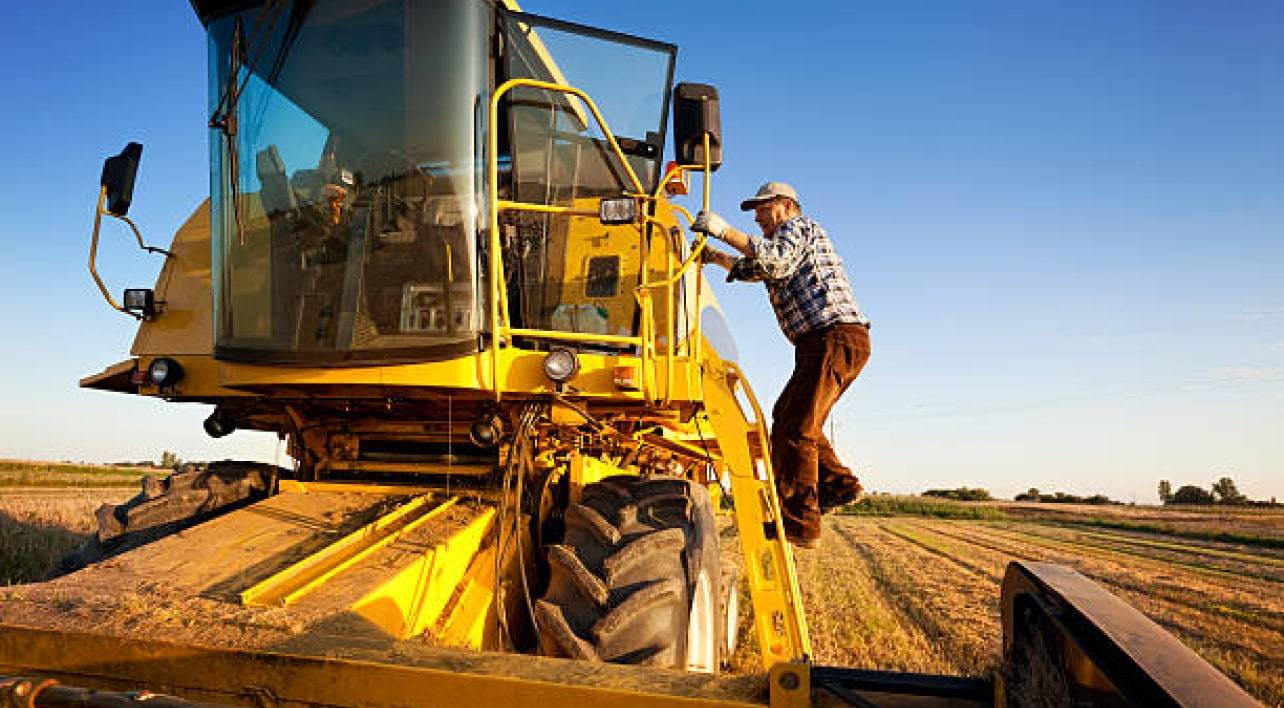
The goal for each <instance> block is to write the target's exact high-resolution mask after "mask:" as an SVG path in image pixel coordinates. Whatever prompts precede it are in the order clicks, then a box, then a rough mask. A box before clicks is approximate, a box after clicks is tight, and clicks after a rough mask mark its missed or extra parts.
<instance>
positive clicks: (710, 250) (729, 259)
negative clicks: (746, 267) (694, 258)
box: [691, 241, 736, 270]
mask: <svg viewBox="0 0 1284 708" xmlns="http://www.w3.org/2000/svg"><path fill="white" fill-rule="evenodd" d="M697 243H699V242H698V241H697V242H696V243H692V244H691V247H692V248H695V247H696V244H697ZM700 262H701V263H713V264H714V265H719V266H722V267H723V268H725V269H727V270H731V266H732V265H733V264H734V263H735V262H736V257H735V256H733V255H731V254H730V253H724V252H723V251H719V250H718V249H716V248H714V247H713V246H711V245H709V244H708V243H706V244H705V245H704V250H702V251H700Z"/></svg>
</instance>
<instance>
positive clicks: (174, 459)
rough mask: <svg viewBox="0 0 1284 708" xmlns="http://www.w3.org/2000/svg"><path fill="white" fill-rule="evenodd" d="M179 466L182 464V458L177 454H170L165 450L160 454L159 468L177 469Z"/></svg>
mask: <svg viewBox="0 0 1284 708" xmlns="http://www.w3.org/2000/svg"><path fill="white" fill-rule="evenodd" d="M181 464H183V458H181V457H179V456H178V453H175V452H170V451H169V450H166V451H165V452H162V453H161V458H160V466H161V467H164V468H167V469H177V468H178V466H179V465H181Z"/></svg>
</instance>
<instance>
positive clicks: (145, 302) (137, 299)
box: [121, 288, 156, 319]
mask: <svg viewBox="0 0 1284 708" xmlns="http://www.w3.org/2000/svg"><path fill="white" fill-rule="evenodd" d="M121 307H123V308H125V311H126V312H133V313H134V314H138V315H142V316H143V319H151V318H152V317H153V316H154V315H155V314H156V293H155V292H154V291H152V290H151V289H149V288H128V289H126V290H125V296H124V297H123V298H121Z"/></svg>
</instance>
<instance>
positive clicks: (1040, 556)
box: [738, 517, 1284, 705]
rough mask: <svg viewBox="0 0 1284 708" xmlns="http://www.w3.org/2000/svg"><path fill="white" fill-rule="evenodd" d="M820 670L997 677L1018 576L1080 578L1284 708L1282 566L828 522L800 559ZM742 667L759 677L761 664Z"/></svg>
mask: <svg viewBox="0 0 1284 708" xmlns="http://www.w3.org/2000/svg"><path fill="white" fill-rule="evenodd" d="M797 557H798V566H799V580H800V583H801V587H802V592H803V602H804V605H805V606H806V609H807V614H808V622H809V624H810V627H811V635H812V643H813V649H814V653H815V660H816V661H817V662H818V663H821V664H842V665H848V666H860V667H868V668H879V669H897V670H911V671H927V672H943V673H954V674H965V675H987V674H989V673H991V672H992V671H993V670H994V669H995V668H996V667H997V666H998V663H999V661H1000V651H1001V648H1000V641H1001V635H1002V629H1001V625H1000V620H999V606H998V602H999V588H1000V586H1001V584H1002V580H1003V574H1004V572H1005V570H1006V568H1007V565H1008V563H1010V562H1011V561H1013V560H1031V561H1046V562H1052V563H1060V564H1063V565H1068V566H1071V567H1073V568H1075V569H1077V570H1078V571H1080V572H1081V573H1083V574H1085V575H1087V576H1088V577H1090V578H1092V579H1093V580H1095V581H1096V582H1098V583H1100V584H1101V585H1103V586H1104V587H1105V588H1106V589H1107V590H1109V591H1110V592H1113V593H1115V594H1117V595H1119V596H1120V597H1122V598H1123V599H1125V600H1126V601H1128V602H1129V603H1131V604H1132V605H1133V606H1135V607H1137V608H1138V609H1139V610H1141V611H1142V612H1143V613H1144V614H1146V615H1147V616H1148V617H1150V618H1151V619H1152V620H1154V621H1155V622H1157V623H1158V624H1160V625H1161V626H1162V627H1164V629H1166V630H1168V631H1169V632H1172V633H1173V634H1174V635H1176V636H1177V637H1178V638H1179V639H1181V640H1182V641H1183V642H1185V643H1186V644H1187V646H1190V647H1191V648H1192V649H1194V650H1195V651H1196V652H1198V653H1199V654H1200V655H1202V656H1203V657H1204V658H1205V659H1206V660H1208V661H1209V662H1210V663H1212V664H1213V665H1214V666H1216V667H1217V668H1218V669H1219V670H1221V671H1223V672H1225V673H1226V674H1227V675H1229V676H1231V677H1232V678H1233V679H1235V680H1236V681H1237V682H1238V683H1240V685H1242V686H1243V687H1244V688H1245V689H1247V690H1248V691H1249V692H1251V693H1253V694H1254V695H1256V696H1257V697H1258V698H1259V699H1261V700H1263V701H1264V702H1266V704H1267V705H1284V676H1281V667H1284V562H1282V559H1281V558H1280V557H1279V556H1278V554H1275V553H1273V552H1271V551H1270V550H1262V549H1252V548H1240V547H1234V546H1229V545H1227V544H1217V543H1211V542H1210V543H1202V542H1195V541H1191V540H1189V539H1181V538H1172V537H1158V536H1154V535H1149V534H1138V533H1134V532H1129V531H1121V530H1114V529H1100V528H1083V527H1076V526H1064V525H1058V524H1044V523H1029V522H1025V523H1022V522H1008V523H996V522H974V521H959V520H935V519H922V518H908V517H892V518H856V517H838V518H835V519H831V520H827V521H826V532H825V537H824V540H823V543H822V545H821V547H820V548H819V549H817V550H814V551H800V552H798V554H797ZM738 663H739V664H741V666H742V667H749V666H751V665H755V664H756V657H754V656H752V653H751V652H745V651H742V652H741V654H740V655H739V656H738Z"/></svg>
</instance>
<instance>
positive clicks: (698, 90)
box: [673, 83, 722, 171]
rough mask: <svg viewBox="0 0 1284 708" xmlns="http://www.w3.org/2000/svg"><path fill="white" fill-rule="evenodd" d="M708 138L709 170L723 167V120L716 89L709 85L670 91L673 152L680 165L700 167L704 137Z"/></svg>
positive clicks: (674, 88) (678, 86)
mask: <svg viewBox="0 0 1284 708" xmlns="http://www.w3.org/2000/svg"><path fill="white" fill-rule="evenodd" d="M705 134H708V136H709V169H710V170H712V171H717V169H718V168H719V167H721V166H722V118H721V114H720V112H719V110H718V89H716V88H714V87H713V86H710V85H708V84H689V83H682V84H678V85H677V86H674V87H673V138H674V143H673V148H674V152H675V153H676V157H677V160H678V164H680V165H703V164H704V160H705V155H704V136H705Z"/></svg>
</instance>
